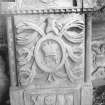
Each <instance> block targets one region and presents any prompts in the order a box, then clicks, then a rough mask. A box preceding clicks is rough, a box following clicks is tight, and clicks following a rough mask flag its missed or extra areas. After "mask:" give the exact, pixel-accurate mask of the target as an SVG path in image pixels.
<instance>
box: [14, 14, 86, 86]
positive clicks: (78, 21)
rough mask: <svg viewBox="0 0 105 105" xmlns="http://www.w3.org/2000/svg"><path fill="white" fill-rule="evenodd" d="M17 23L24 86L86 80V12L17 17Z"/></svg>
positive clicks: (17, 50) (20, 76)
mask: <svg viewBox="0 0 105 105" xmlns="http://www.w3.org/2000/svg"><path fill="white" fill-rule="evenodd" d="M15 24H16V52H17V64H18V65H17V69H18V74H19V75H18V77H19V83H20V84H21V85H28V84H29V83H37V82H38V83H37V84H40V83H42V82H43V81H44V82H45V83H46V82H47V83H50V84H51V83H55V82H56V81H61V80H62V81H69V82H70V83H73V82H80V81H81V80H83V74H84V16H83V15H79V14H70V15H43V16H40V15H38V16H33V17H31V16H29V17H28V18H26V17H25V16H23V17H22V16H17V17H15ZM57 83H59V82H57ZM44 85H45V84H44Z"/></svg>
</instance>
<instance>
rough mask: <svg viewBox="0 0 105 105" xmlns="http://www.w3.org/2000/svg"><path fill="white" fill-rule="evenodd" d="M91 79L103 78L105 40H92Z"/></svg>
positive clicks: (104, 75)
mask: <svg viewBox="0 0 105 105" xmlns="http://www.w3.org/2000/svg"><path fill="white" fill-rule="evenodd" d="M92 51H93V73H92V76H93V79H104V78H105V42H104V40H103V41H102V40H100V41H93V44H92Z"/></svg>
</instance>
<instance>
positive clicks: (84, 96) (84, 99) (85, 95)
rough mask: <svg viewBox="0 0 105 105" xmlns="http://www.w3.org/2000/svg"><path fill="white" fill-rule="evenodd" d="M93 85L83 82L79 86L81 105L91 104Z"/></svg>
mask: <svg viewBox="0 0 105 105" xmlns="http://www.w3.org/2000/svg"><path fill="white" fill-rule="evenodd" d="M92 103H93V86H92V83H85V84H83V85H82V88H81V105H92Z"/></svg>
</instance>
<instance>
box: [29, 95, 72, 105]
mask: <svg viewBox="0 0 105 105" xmlns="http://www.w3.org/2000/svg"><path fill="white" fill-rule="evenodd" d="M30 103H31V104H30V105H73V96H72V95H70V94H67V95H63V94H61V95H34V96H31V97H30Z"/></svg>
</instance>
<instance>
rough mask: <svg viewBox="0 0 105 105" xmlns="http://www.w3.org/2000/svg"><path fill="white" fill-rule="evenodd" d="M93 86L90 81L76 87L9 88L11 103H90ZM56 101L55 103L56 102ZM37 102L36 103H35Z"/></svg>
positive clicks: (72, 104) (80, 104)
mask: <svg viewBox="0 0 105 105" xmlns="http://www.w3.org/2000/svg"><path fill="white" fill-rule="evenodd" d="M92 93H93V88H92V85H91V84H90V83H88V84H84V85H83V86H82V88H81V87H78V88H51V89H50V88H42V89H38V88H36V89H35V88H31V89H25V90H24V89H18V88H11V89H10V100H11V105H39V104H40V105H47V104H46V101H45V100H47V102H49V105H52V104H51V103H50V101H51V102H53V105H56V104H57V105H92V97H93V95H92ZM56 102H57V103H56ZM36 103H37V104H36Z"/></svg>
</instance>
